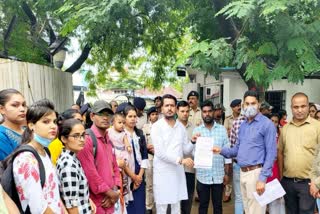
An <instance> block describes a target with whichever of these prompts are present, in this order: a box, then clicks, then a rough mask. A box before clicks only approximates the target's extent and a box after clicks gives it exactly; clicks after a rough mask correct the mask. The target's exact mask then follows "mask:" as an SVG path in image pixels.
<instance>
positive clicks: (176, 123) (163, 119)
mask: <svg viewBox="0 0 320 214" xmlns="http://www.w3.org/2000/svg"><path fill="white" fill-rule="evenodd" d="M160 120H162V121H163V123H164V124H166V125H167V126H169V127H170V128H173V129H174V128H176V127H177V126H178V125H179V124H181V125H182V126H183V124H182V123H181V122H179V120H175V123H174V125H173V127H172V126H170V125H169V123H168V122H167V120H166V119H165V118H161V119H160Z"/></svg>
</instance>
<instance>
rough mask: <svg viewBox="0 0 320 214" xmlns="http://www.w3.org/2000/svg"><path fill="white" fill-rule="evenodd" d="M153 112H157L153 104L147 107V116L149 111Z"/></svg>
mask: <svg viewBox="0 0 320 214" xmlns="http://www.w3.org/2000/svg"><path fill="white" fill-rule="evenodd" d="M153 112H158V111H157V108H156V107H154V106H152V107H151V108H149V110H148V111H147V115H148V116H149V115H150V114H151V113H153Z"/></svg>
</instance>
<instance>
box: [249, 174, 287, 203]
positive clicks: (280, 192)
mask: <svg viewBox="0 0 320 214" xmlns="http://www.w3.org/2000/svg"><path fill="white" fill-rule="evenodd" d="M285 194H286V192H285V191H284V189H283V188H282V186H281V184H280V182H279V180H278V179H274V180H273V181H271V182H269V183H267V184H266V187H265V191H264V193H263V194H262V195H258V193H257V192H254V193H253V195H254V197H255V199H256V200H257V201H258V203H259V204H260V205H261V206H265V205H267V204H269V203H271V202H272V201H274V200H276V199H278V198H281V197H282V196H284V195H285Z"/></svg>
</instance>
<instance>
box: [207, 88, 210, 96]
mask: <svg viewBox="0 0 320 214" xmlns="http://www.w3.org/2000/svg"><path fill="white" fill-rule="evenodd" d="M207 95H208V96H210V95H211V88H207Z"/></svg>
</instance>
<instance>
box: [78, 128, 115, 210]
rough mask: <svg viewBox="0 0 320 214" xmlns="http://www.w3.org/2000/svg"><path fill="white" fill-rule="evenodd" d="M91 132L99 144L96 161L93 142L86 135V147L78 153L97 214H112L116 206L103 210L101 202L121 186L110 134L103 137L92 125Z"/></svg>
mask: <svg viewBox="0 0 320 214" xmlns="http://www.w3.org/2000/svg"><path fill="white" fill-rule="evenodd" d="M91 130H92V131H93V133H94V134H95V136H96V138H97V143H98V144H97V153H96V158H95V159H94V156H93V143H92V140H91V138H90V136H87V135H86V139H85V146H84V148H83V149H82V150H81V151H80V152H79V153H78V159H79V160H80V162H81V165H82V168H83V170H84V173H85V175H86V177H87V180H88V183H89V189H90V198H91V199H92V200H93V202H94V203H95V205H96V206H97V214H100V213H106V214H111V213H114V206H112V207H109V208H103V207H101V202H102V200H103V199H104V197H105V194H104V193H105V192H107V191H108V190H110V189H112V188H113V187H115V186H120V173H119V168H118V165H117V161H116V156H115V154H114V152H113V148H112V144H111V142H110V139H109V137H108V134H107V133H106V135H105V136H102V135H101V134H100V133H99V131H98V128H97V127H96V126H95V125H92V127H91Z"/></svg>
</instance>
